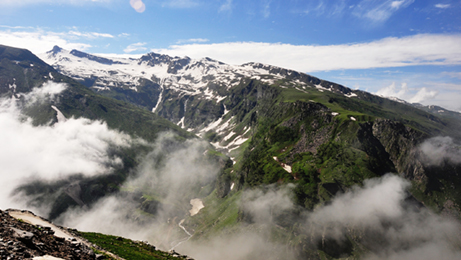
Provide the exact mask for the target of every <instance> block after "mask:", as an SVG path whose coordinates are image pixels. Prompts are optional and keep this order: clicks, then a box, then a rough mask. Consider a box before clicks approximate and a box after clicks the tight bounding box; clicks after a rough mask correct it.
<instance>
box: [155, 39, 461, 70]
mask: <svg viewBox="0 0 461 260" xmlns="http://www.w3.org/2000/svg"><path fill="white" fill-rule="evenodd" d="M459 45H461V35H459V34H455V35H439V34H419V35H414V36H408V37H402V38H394V37H391V38H384V39H381V40H377V41H372V42H365V43H351V44H342V45H324V46H315V45H291V44H283V43H262V42H229V43H214V44H184V45H172V46H170V47H169V48H165V49H152V51H154V52H158V53H164V54H169V55H173V56H189V57H192V58H202V57H212V58H213V59H217V60H220V61H222V62H226V63H230V64H243V63H246V62H261V63H266V64H272V65H276V66H280V67H283V68H291V69H295V70H297V71H302V72H314V71H328V70H342V69H370V68H385V67H405V66H420V65H459V64H461V50H460V48H458V46H459Z"/></svg>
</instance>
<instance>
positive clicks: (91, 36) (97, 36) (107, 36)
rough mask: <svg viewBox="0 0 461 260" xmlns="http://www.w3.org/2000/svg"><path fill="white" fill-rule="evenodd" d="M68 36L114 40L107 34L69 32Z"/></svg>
mask: <svg viewBox="0 0 461 260" xmlns="http://www.w3.org/2000/svg"><path fill="white" fill-rule="evenodd" d="M68 35H71V36H72V35H75V36H78V37H83V38H90V39H91V38H100V37H101V38H114V36H113V35H111V34H108V33H97V32H79V31H69V32H68Z"/></svg>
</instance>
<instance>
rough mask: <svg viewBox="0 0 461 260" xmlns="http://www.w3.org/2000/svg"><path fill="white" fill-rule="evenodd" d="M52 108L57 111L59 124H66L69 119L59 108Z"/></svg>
mask: <svg viewBox="0 0 461 260" xmlns="http://www.w3.org/2000/svg"><path fill="white" fill-rule="evenodd" d="M51 108H52V109H54V110H55V111H56V118H57V119H58V123H62V122H66V120H67V118H66V117H65V116H64V114H63V113H62V112H61V111H60V110H59V109H58V108H57V107H55V106H51Z"/></svg>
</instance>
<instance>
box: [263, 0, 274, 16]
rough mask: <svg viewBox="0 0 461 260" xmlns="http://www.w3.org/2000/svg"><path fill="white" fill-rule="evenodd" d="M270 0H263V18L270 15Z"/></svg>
mask: <svg viewBox="0 0 461 260" xmlns="http://www.w3.org/2000/svg"><path fill="white" fill-rule="evenodd" d="M271 2H272V0H263V2H262V9H261V13H262V15H263V17H264V18H268V17H269V16H270V15H271Z"/></svg>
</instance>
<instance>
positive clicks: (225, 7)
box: [219, 0, 232, 12]
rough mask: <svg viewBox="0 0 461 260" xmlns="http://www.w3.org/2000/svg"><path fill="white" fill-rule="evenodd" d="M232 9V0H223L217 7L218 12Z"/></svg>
mask: <svg viewBox="0 0 461 260" xmlns="http://www.w3.org/2000/svg"><path fill="white" fill-rule="evenodd" d="M231 11H232V0H225V1H224V3H223V4H222V5H221V6H220V7H219V12H231Z"/></svg>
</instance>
